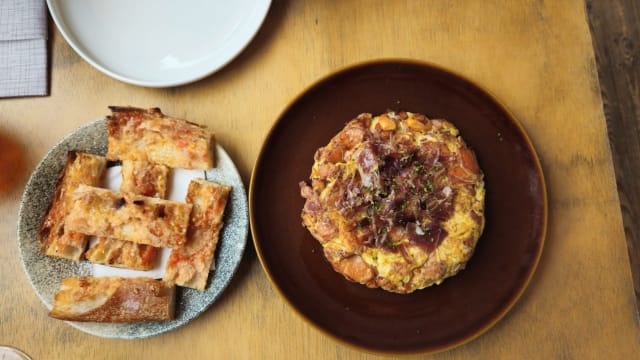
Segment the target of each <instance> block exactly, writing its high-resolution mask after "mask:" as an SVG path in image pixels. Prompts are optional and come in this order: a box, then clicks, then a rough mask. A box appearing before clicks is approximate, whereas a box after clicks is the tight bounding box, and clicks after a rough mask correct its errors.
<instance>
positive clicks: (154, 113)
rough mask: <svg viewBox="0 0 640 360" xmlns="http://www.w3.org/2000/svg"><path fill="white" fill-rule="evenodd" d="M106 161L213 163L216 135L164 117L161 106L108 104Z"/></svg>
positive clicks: (206, 166)
mask: <svg viewBox="0 0 640 360" xmlns="http://www.w3.org/2000/svg"><path fill="white" fill-rule="evenodd" d="M110 109H111V112H112V115H111V116H109V117H107V127H108V135H109V151H108V152H107V159H109V160H141V161H149V162H153V163H157V164H163V165H167V166H169V167H174V168H185V169H210V168H212V167H213V166H214V149H215V136H214V134H213V132H211V131H209V130H207V128H206V127H204V126H201V125H197V124H194V123H191V122H188V121H186V120H180V119H175V118H172V117H168V116H165V115H164V114H163V113H162V112H161V111H160V109H158V108H153V109H148V110H144V109H138V108H133V107H117V106H112V107H110Z"/></svg>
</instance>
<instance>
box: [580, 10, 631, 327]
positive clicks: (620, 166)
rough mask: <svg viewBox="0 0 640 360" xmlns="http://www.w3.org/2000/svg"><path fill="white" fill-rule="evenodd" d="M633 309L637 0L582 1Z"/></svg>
mask: <svg viewBox="0 0 640 360" xmlns="http://www.w3.org/2000/svg"><path fill="white" fill-rule="evenodd" d="M587 10H588V12H587V13H588V16H589V25H590V28H591V33H592V39H593V48H594V51H595V57H596V60H597V64H598V75H599V79H600V90H601V93H602V103H603V108H604V114H605V117H606V120H607V129H608V134H609V142H610V145H611V152H612V155H613V165H614V169H615V175H616V183H617V185H618V195H619V198H620V209H621V211H622V220H623V224H624V233H625V236H626V239H627V251H628V252H629V263H630V265H631V274H632V276H633V287H634V290H635V296H636V316H638V312H637V311H638V310H637V307H638V305H640V229H638V225H639V223H638V220H639V219H640V206H639V205H638V204H640V184H638V175H640V96H639V95H640V94H639V93H638V90H639V89H640V25H638V20H640V4H638V2H637V1H633V0H616V1H611V2H607V3H605V2H602V1H595V2H594V1H591V0H589V1H587Z"/></svg>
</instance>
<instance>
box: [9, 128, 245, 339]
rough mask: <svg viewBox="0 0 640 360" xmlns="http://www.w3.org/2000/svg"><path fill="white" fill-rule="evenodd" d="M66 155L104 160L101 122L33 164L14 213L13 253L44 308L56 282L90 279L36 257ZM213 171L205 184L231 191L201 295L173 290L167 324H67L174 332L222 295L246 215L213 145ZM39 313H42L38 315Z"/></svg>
mask: <svg viewBox="0 0 640 360" xmlns="http://www.w3.org/2000/svg"><path fill="white" fill-rule="evenodd" d="M69 150H81V151H86V152H90V153H94V154H99V155H104V154H106V152H107V134H106V122H105V120H104V119H100V120H96V121H94V122H92V123H90V124H87V125H85V126H82V127H80V128H78V129H77V130H75V131H74V132H72V133H71V134H69V135H67V136H66V137H65V138H64V139H62V140H61V141H60V142H59V143H58V144H56V145H55V146H54V147H53V148H52V149H51V150H50V151H49V152H48V153H47V154H46V155H45V157H44V159H43V160H42V161H41V162H40V163H39V164H38V166H37V167H36V169H35V170H34V172H33V174H32V175H31V178H30V179H29V181H28V182H27V186H26V188H25V191H24V194H23V196H22V200H21V202H20V210H19V213H18V249H19V251H20V259H21V261H22V266H23V267H24V271H25V273H26V274H27V278H28V279H29V281H30V282H31V285H32V286H33V288H34V290H35V291H36V294H38V297H40V300H42V302H43V303H44V304H45V306H46V307H47V309H49V310H50V309H51V308H52V307H53V302H54V300H53V296H54V294H55V293H56V292H57V291H58V289H59V286H60V281H61V280H62V279H63V278H66V277H69V276H91V275H92V266H91V265H90V264H89V263H86V262H80V263H78V262H74V261H69V260H64V259H58V258H54V257H50V256H45V255H43V254H42V253H41V252H40V242H39V241H38V237H37V232H38V227H39V226H40V222H41V221H42V218H43V217H44V216H45V213H46V211H47V209H48V207H49V202H50V201H51V197H52V195H53V192H54V189H55V185H56V182H57V179H58V175H59V173H60V171H61V170H62V167H63V166H64V163H65V161H66V156H67V152H68V151H69ZM216 162H217V166H216V168H214V169H211V170H207V171H206V173H205V174H203V175H204V176H205V177H206V178H207V179H209V180H213V181H216V182H219V183H222V184H225V185H230V186H232V187H233V190H232V191H231V195H230V198H229V202H228V204H227V208H226V210H225V216H224V223H225V224H224V227H223V229H222V233H221V234H220V241H219V243H218V248H217V250H216V260H215V262H216V269H215V271H214V272H213V273H212V274H211V275H210V276H209V281H208V284H207V288H206V289H205V291H204V292H200V291H198V290H193V289H187V288H179V291H178V293H177V296H178V297H177V301H176V318H175V320H172V321H163V322H143V323H133V324H103V323H83V322H67V323H68V324H69V325H71V326H73V327H75V328H77V329H80V330H82V331H84V332H86V333H89V334H93V335H96V336H100V337H105V338H120V339H139V338H145V337H150V336H154V335H158V334H162V333H164V332H167V331H170V330H173V329H175V328H177V327H180V326H182V325H184V324H186V323H188V322H189V321H191V320H193V319H194V318H196V317H197V316H198V315H200V314H201V313H202V312H203V311H205V310H206V309H207V308H208V307H209V306H210V305H211V304H213V303H214V302H215V301H216V299H217V298H218V297H219V296H220V294H222V292H223V291H224V289H225V288H226V287H227V285H228V284H229V282H230V281H231V278H232V277H233V275H234V274H235V272H236V270H237V268H238V265H239V264H240V260H241V259H242V254H243V253H244V249H245V246H246V243H247V234H248V210H247V198H246V193H245V190H244V185H243V183H242V179H241V178H240V175H239V174H238V171H237V169H236V167H235V165H234V164H233V162H232V161H231V159H230V158H229V155H227V153H226V152H225V151H224V149H223V148H222V147H221V146H220V145H217V148H216ZM44 312H45V311H44V309H43V313H44Z"/></svg>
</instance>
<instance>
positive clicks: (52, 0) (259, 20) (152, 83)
mask: <svg viewBox="0 0 640 360" xmlns="http://www.w3.org/2000/svg"><path fill="white" fill-rule="evenodd" d="M46 1H47V7H48V9H49V13H50V14H51V18H53V22H54V23H55V24H56V27H57V29H58V30H59V31H60V33H61V34H62V37H63V38H64V39H65V41H66V42H67V44H68V45H69V46H70V47H71V48H72V49H73V50H74V51H75V53H76V54H78V55H80V57H81V58H82V59H83V60H84V61H86V62H87V63H89V64H90V65H91V66H93V67H94V68H95V69H97V70H98V71H100V72H102V73H103V74H105V75H107V76H109V77H111V78H114V79H116V80H119V81H122V82H124V83H127V84H131V85H138V86H143V87H149V88H165V87H173V86H181V85H186V84H190V83H193V82H196V81H198V80H202V79H204V78H206V77H207V76H210V75H212V74H214V73H216V72H218V71H220V70H221V69H222V68H224V67H225V66H227V65H228V64H229V63H230V62H231V61H233V60H234V59H235V58H236V57H238V56H239V55H240V54H241V53H242V52H243V51H244V50H245V49H246V48H247V46H249V44H250V43H251V42H252V41H253V39H254V38H255V37H256V36H257V34H258V32H259V31H260V29H261V28H262V25H263V24H264V22H265V20H266V18H267V15H268V14H269V10H270V9H271V1H272V0H255V1H256V3H257V4H259V5H262V8H260V10H261V11H260V12H258V13H257V14H256V16H255V17H254V18H253V20H254V21H255V22H254V23H253V28H252V29H251V31H249V32H250V35H249V36H247V37H246V38H244V39H242V41H240V42H239V45H238V46H234V47H232V51H229V52H228V54H227V55H226V56H223V57H220V58H223V59H224V60H217V61H214V62H213V66H208V67H207V68H210V69H209V70H207V71H203V72H201V73H198V74H197V75H194V76H190V77H184V78H177V79H173V80H165V81H163V80H153V79H144V78H133V77H128V76H126V75H124V74H121V73H119V72H116V71H114V70H111V69H109V68H108V67H107V66H105V65H102V64H101V63H100V61H98V60H99V59H96V58H94V57H93V56H91V55H90V54H88V53H87V52H85V50H84V49H83V47H82V45H81V44H80V43H79V41H78V40H76V39H75V37H74V36H73V35H72V33H73V30H72V29H70V28H69V26H68V25H67V23H66V22H64V21H63V19H62V14H61V12H62V11H61V10H60V12H59V11H58V3H59V1H60V0H46ZM231 3H232V2H231Z"/></svg>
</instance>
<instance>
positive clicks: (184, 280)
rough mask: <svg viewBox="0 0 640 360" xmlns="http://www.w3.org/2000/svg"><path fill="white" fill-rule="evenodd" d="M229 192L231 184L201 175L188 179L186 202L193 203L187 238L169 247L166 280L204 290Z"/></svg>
mask: <svg viewBox="0 0 640 360" xmlns="http://www.w3.org/2000/svg"><path fill="white" fill-rule="evenodd" d="M230 192H231V186H226V185H221V184H217V183H214V182H210V181H206V180H203V179H194V180H192V181H191V182H190V183H189V188H188V190H187V197H186V202H187V204H192V205H193V210H192V212H191V218H190V220H189V230H188V232H187V242H186V243H185V245H184V246H182V247H179V248H176V249H173V250H172V252H171V255H170V256H169V261H168V262H167V268H166V271H165V276H164V280H165V281H167V282H175V283H176V284H177V285H180V286H186V287H190V288H194V289H198V290H200V291H204V289H205V287H206V285H207V279H208V277H209V272H210V270H213V269H214V268H215V262H214V253H215V250H216V246H217V244H218V238H219V236H220V230H221V229H222V226H223V222H222V216H223V215H224V210H225V207H226V205H227V200H228V198H229V194H230Z"/></svg>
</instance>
